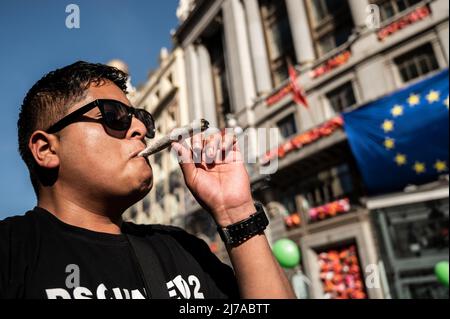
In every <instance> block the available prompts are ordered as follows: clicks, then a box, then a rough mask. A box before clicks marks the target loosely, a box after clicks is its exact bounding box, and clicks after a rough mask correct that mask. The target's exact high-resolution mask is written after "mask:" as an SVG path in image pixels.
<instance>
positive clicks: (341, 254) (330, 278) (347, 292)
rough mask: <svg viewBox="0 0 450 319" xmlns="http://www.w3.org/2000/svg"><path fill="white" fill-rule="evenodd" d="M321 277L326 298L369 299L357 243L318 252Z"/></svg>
mask: <svg viewBox="0 0 450 319" xmlns="http://www.w3.org/2000/svg"><path fill="white" fill-rule="evenodd" d="M318 262H319V269H320V279H321V281H322V285H323V291H324V297H325V298H326V299H367V298H368V296H367V293H366V289H365V286H364V277H363V276H362V273H361V266H360V260H359V257H358V252H357V247H356V245H355V244H350V245H343V246H340V247H337V248H333V249H328V250H324V251H322V252H319V254H318Z"/></svg>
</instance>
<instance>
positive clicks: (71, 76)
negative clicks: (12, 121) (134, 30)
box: [17, 61, 128, 196]
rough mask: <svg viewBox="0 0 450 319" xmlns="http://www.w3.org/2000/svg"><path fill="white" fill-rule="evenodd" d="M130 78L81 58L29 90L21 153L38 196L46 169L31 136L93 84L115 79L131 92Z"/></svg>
mask: <svg viewBox="0 0 450 319" xmlns="http://www.w3.org/2000/svg"><path fill="white" fill-rule="evenodd" d="M127 80H128V75H127V74H125V73H124V72H122V71H120V70H118V69H116V68H114V67H110V66H107V65H104V64H93V63H88V62H84V61H79V62H76V63H74V64H71V65H68V66H66V67H63V68H61V69H57V70H55V71H52V72H50V73H48V74H47V75H45V76H44V77H43V78H42V79H40V80H39V81H38V82H36V84H34V85H33V87H32V88H31V89H30V90H29V91H28V93H27V95H26V96H25V99H24V100H23V104H22V108H21V110H20V114H19V120H18V122H17V128H18V138H19V153H20V156H21V157H22V159H23V161H24V162H25V164H26V166H27V167H28V170H29V172H30V179H31V183H32V184H33V188H34V191H35V193H36V195H37V196H39V188H38V186H39V184H38V182H42V180H41V179H42V170H41V169H40V167H38V165H37V164H36V162H35V160H34V157H33V154H32V153H31V150H30V149H29V147H28V143H29V140H30V137H31V135H32V134H33V133H34V132H35V131H37V130H43V131H45V130H47V129H48V128H49V127H50V126H51V125H53V124H55V123H56V122H57V121H59V120H60V119H61V118H62V117H64V116H65V115H66V114H67V112H68V110H69V108H70V107H71V106H72V105H73V104H74V103H76V102H78V101H79V100H80V99H82V98H83V96H85V94H86V91H87V89H88V88H89V86H90V85H103V84H104V83H105V81H111V82H113V83H114V84H116V85H117V86H118V87H119V88H120V89H121V90H122V91H123V92H124V93H127V84H126V83H127ZM44 175H45V174H44Z"/></svg>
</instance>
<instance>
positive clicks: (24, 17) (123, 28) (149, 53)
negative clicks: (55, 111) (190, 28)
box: [0, 0, 178, 220]
mask: <svg viewBox="0 0 450 319" xmlns="http://www.w3.org/2000/svg"><path fill="white" fill-rule="evenodd" d="M71 3H75V4H77V5H78V6H79V8H80V28H79V29H68V28H66V25H65V21H66V17H67V16H68V13H66V12H65V9H66V6H67V5H69V4H71ZM177 5H178V0H151V1H145V0H127V1H119V0H73V1H63V0H39V1H29V0H28V1H27V0H14V1H0V71H1V76H0V93H1V104H0V107H1V111H2V115H1V116H0V136H1V137H2V143H1V145H0V154H1V157H0V220H1V219H3V218H5V217H7V216H12V215H22V214H23V213H24V212H26V211H27V210H29V209H30V208H32V207H34V206H35V204H36V198H35V196H34V193H33V190H32V187H31V183H30V182H29V178H28V173H27V169H26V167H25V165H24V164H23V162H22V160H21V159H20V157H19V155H18V152H17V132H16V123H17V117H18V111H19V107H20V105H21V102H22V100H23V97H24V96H25V94H26V92H27V91H28V89H29V88H30V87H31V86H32V85H33V84H34V83H35V82H36V81H37V80H39V79H40V78H41V77H42V76H43V75H44V74H45V73H47V72H49V71H51V70H53V69H56V68H58V67H61V66H64V65H67V64H71V63H73V62H75V61H77V60H86V61H90V62H101V63H106V62H107V61H109V60H111V59H113V58H119V59H122V60H124V61H125V62H127V63H128V65H129V68H130V73H131V76H132V80H133V84H134V85H137V84H139V83H142V82H143V81H145V79H146V77H147V74H148V72H149V71H150V70H151V69H152V68H155V67H156V66H157V64H158V62H157V61H158V56H159V51H160V48H161V47H163V46H165V47H169V48H170V47H171V45H172V44H171V38H170V30H171V29H174V28H176V26H177V24H178V21H177V18H176V15H175V11H176V7H177Z"/></svg>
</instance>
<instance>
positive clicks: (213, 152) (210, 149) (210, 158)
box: [202, 134, 222, 165]
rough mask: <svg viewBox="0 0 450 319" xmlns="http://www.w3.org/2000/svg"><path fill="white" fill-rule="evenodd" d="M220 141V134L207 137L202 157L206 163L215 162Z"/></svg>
mask: <svg viewBox="0 0 450 319" xmlns="http://www.w3.org/2000/svg"><path fill="white" fill-rule="evenodd" d="M221 141H222V137H221V135H220V134H213V135H210V136H209V137H208V139H207V141H206V145H205V148H204V152H203V157H202V160H203V161H204V162H205V163H206V164H208V165H211V164H213V163H214V162H216V160H217V152H218V151H219V148H220V145H221Z"/></svg>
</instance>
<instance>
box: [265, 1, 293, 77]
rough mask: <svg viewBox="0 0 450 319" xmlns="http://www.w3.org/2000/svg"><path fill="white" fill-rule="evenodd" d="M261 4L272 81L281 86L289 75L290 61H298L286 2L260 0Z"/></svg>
mask: <svg viewBox="0 0 450 319" xmlns="http://www.w3.org/2000/svg"><path fill="white" fill-rule="evenodd" d="M260 4H261V15H262V19H263V26H264V31H265V37H266V44H267V48H268V51H269V52H268V53H269V60H270V61H269V62H270V69H271V73H272V82H273V84H274V86H279V85H280V84H281V83H283V82H284V81H285V80H286V79H287V78H288V76H289V73H288V62H291V63H293V64H295V63H296V61H297V59H296V56H295V49H294V43H293V39H292V33H291V26H290V23H289V17H288V13H287V9H286V4H285V2H284V1H280V0H260Z"/></svg>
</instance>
